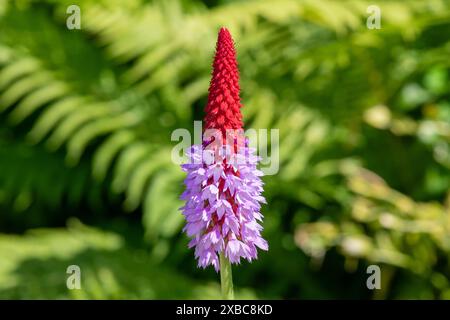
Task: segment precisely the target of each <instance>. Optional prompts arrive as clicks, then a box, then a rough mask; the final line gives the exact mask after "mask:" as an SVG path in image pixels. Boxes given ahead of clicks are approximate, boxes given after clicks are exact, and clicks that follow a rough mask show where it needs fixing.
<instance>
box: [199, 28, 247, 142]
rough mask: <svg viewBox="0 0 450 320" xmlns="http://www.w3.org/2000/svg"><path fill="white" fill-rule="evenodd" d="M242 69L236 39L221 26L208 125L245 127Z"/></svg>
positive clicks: (214, 127)
mask: <svg viewBox="0 0 450 320" xmlns="http://www.w3.org/2000/svg"><path fill="white" fill-rule="evenodd" d="M239 90H240V89H239V71H238V67H237V61H236V51H235V49H234V43H233V39H232V38H231V34H230V32H229V31H228V30H227V29H226V28H221V29H220V31H219V36H218V39H217V44H216V55H215V57H214V63H213V72H212V79H211V83H210V87H209V95H208V103H207V105H206V108H205V112H206V116H205V120H204V121H205V129H218V130H221V131H222V133H223V134H225V132H226V129H242V126H243V123H242V115H241V111H240V108H241V101H240V97H239Z"/></svg>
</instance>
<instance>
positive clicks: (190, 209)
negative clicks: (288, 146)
mask: <svg viewBox="0 0 450 320" xmlns="http://www.w3.org/2000/svg"><path fill="white" fill-rule="evenodd" d="M239 151H240V152H239V153H234V154H230V153H229V152H228V153H226V152H225V149H224V152H221V153H220V155H219V157H217V155H216V154H215V153H214V152H213V151H212V150H208V149H207V147H205V145H204V144H203V145H194V146H192V147H191V148H190V150H189V151H188V152H187V156H188V157H189V160H190V161H189V163H187V164H183V165H182V168H183V170H184V171H185V172H187V177H186V179H185V181H184V182H185V185H186V190H185V191H184V193H183V194H182V196H181V199H182V200H185V201H186V205H185V206H183V207H182V208H181V210H182V212H183V215H184V216H185V218H186V222H187V223H186V226H185V227H184V229H183V230H184V231H185V232H186V234H187V235H188V236H189V237H191V238H192V239H191V241H190V243H189V248H192V247H195V256H196V258H197V259H198V265H199V267H203V268H205V267H207V266H208V265H213V266H214V268H215V269H216V271H219V268H220V265H219V257H218V253H221V252H224V254H225V257H227V258H228V259H229V261H230V262H231V263H235V264H238V263H240V259H241V257H242V258H245V259H247V260H248V261H252V260H253V259H256V258H257V249H256V247H259V248H260V249H262V250H268V244H267V241H266V240H264V239H263V238H262V237H261V231H262V229H263V228H262V226H261V225H260V224H259V221H262V218H263V216H262V215H261V213H260V208H261V205H260V203H265V199H264V197H262V196H261V193H262V191H263V188H262V185H263V182H262V181H261V179H260V176H262V172H261V171H260V170H258V169H257V168H256V165H257V163H258V161H259V158H258V157H257V156H256V155H254V153H255V150H253V149H251V148H249V147H248V144H247V143H246V144H245V146H242V147H241V148H240V150H239Z"/></svg>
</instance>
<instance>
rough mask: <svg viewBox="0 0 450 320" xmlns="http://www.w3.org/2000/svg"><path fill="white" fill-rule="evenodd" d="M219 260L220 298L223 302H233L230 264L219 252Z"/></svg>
mask: <svg viewBox="0 0 450 320" xmlns="http://www.w3.org/2000/svg"><path fill="white" fill-rule="evenodd" d="M219 259H220V284H221V286H222V298H223V299H224V300H233V299H234V292H233V275H232V274H231V263H230V261H228V259H227V258H226V257H225V254H224V253H223V252H221V253H220V254H219Z"/></svg>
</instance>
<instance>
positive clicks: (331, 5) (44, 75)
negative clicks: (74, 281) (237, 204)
mask: <svg viewBox="0 0 450 320" xmlns="http://www.w3.org/2000/svg"><path fill="white" fill-rule="evenodd" d="M70 4H73V3H72V2H70V1H65V0H61V1H57V0H45V1H30V0H17V1H14V0H13V1H7V0H6V1H5V0H0V232H2V233H3V234H2V235H1V236H0V298H80V299H90V298H93V299H98V298H117V299H119V298H146V299H153V298H215V297H218V285H217V281H218V277H217V275H216V274H215V272H214V271H213V270H209V269H208V270H206V271H204V270H199V269H197V268H196V267H195V260H194V257H193V252H192V250H188V249H187V247H186V245H187V238H186V237H185V236H184V235H183V234H181V227H182V224H183V219H182V216H181V214H180V212H179V211H178V208H179V207H180V206H181V202H180V201H179V200H178V197H179V194H180V193H181V191H182V184H181V181H182V179H183V173H182V172H181V170H180V169H179V167H178V166H176V165H175V164H173V163H172V162H171V151H172V147H173V146H174V144H175V143H174V142H171V140H170V135H171V132H172V131H173V130H174V129H176V128H187V129H189V130H193V120H200V119H201V118H202V116H203V113H202V110H203V107H204V105H205V102H206V95H207V88H208V82H209V76H210V65H211V61H212V55H213V50H214V45H215V37H216V33H217V30H218V28H219V27H220V26H226V27H228V28H229V29H230V30H231V32H232V34H233V36H234V38H235V40H236V47H237V52H238V62H239V65H240V72H241V87H242V99H243V103H244V106H245V107H244V109H243V113H244V120H245V123H246V128H278V129H280V145H279V151H280V171H279V173H278V174H277V175H274V176H266V177H264V182H265V183H266V187H265V193H264V195H265V196H266V198H267V200H268V205H266V206H265V207H263V214H264V215H265V221H264V227H265V231H264V236H265V237H266V238H267V239H268V240H269V244H270V250H269V252H267V253H261V255H260V259H259V260H258V261H256V262H254V263H252V264H248V263H243V265H241V266H239V267H236V268H234V270H235V271H234V278H235V286H236V287H237V288H240V289H241V290H240V291H238V297H243V298H351V299H355V298H375V299H383V298H385V299H386V298H436V299H449V298H450V283H449V280H450V269H449V262H450V261H449V256H450V235H449V231H450V218H449V214H450V212H449V210H450V192H449V183H450V170H449V169H450V147H449V140H450V59H449V56H450V36H449V35H450V2H449V1H445V0H431V1H400V0H399V1H382V0H379V1H377V3H376V5H378V6H379V7H380V9H381V26H382V27H381V29H374V30H371V29H368V28H367V27H366V19H367V17H368V16H369V13H368V12H367V8H368V6H369V5H371V4H373V3H372V2H369V1H362V0H347V1H330V0H304V1H300V0H299V1H294V0H283V1H276V2H274V1H264V0H261V1H210V2H205V3H202V2H201V1H194V0H189V1H188V0H179V1H176V0H169V1H144V0H131V1H126V2H124V1H94V0H83V1H79V2H78V5H79V6H80V9H81V30H68V29H67V27H66V18H67V17H68V14H66V9H67V7H68V6H69V5H70ZM71 217H76V219H75V220H74V219H71ZM79 221H82V222H83V224H82V223H80V222H79ZM86 225H89V226H90V227H87V226H86ZM36 228H37V229H36ZM41 228H46V229H41ZM29 229H31V230H29ZM72 264H76V265H79V266H80V267H81V270H82V288H83V289H82V290H68V289H67V288H66V286H65V281H66V278H67V274H66V268H67V266H69V265H72ZM370 264H378V265H380V267H381V270H382V288H381V290H376V291H370V290H368V289H367V287H366V279H367V276H368V275H367V274H366V267H367V266H368V265H370Z"/></svg>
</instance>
